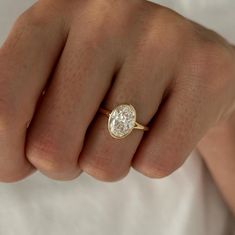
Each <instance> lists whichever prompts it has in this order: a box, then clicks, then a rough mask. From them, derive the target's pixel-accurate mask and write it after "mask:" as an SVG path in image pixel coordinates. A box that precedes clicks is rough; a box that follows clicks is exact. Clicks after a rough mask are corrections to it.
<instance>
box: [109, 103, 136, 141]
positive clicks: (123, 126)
mask: <svg viewBox="0 0 235 235" xmlns="http://www.w3.org/2000/svg"><path fill="white" fill-rule="evenodd" d="M135 122H136V111H135V109H134V107H133V106H132V105H128V104H122V105H119V106H117V107H116V108H115V109H114V110H113V111H112V112H111V114H110V115H109V121H108V129H109V132H110V134H111V135H112V136H113V137H115V138H124V137H126V136H127V135H129V134H130V133H131V131H132V130H133V128H134V127H135Z"/></svg>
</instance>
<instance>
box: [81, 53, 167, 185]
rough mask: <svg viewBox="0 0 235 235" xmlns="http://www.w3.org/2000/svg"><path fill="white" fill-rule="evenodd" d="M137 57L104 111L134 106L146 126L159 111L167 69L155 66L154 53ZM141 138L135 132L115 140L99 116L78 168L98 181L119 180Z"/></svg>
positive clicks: (120, 78) (125, 68)
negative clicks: (129, 105) (120, 106)
mask: <svg viewBox="0 0 235 235" xmlns="http://www.w3.org/2000/svg"><path fill="white" fill-rule="evenodd" d="M143 51H145V52H143ZM138 53H140V54H137V53H133V54H132V55H131V56H130V57H128V59H127V60H126V62H125V64H124V65H123V67H122V69H121V71H120V72H119V74H118V76H117V78H116V80H115V82H114V84H113V86H112V88H111V90H110V91H109V93H108V95H107V97H106V98H105V102H104V104H103V107H104V108H106V109H109V110H112V109H113V108H115V107H116V106H117V105H119V104H123V103H124V104H126V103H127V104H132V105H133V106H134V107H135V109H136V112H137V121H138V122H140V123H141V124H143V125H147V124H148V123H149V122H150V120H151V118H152V117H153V115H154V114H155V112H156V111H157V109H158V105H159V103H160V102H161V99H162V96H163V91H164V87H165V85H166V83H167V79H166V77H168V76H166V73H165V72H164V71H165V69H164V68H163V69H157V68H156V67H155V66H154V64H153V61H156V60H158V57H156V55H155V54H154V53H151V52H150V51H149V50H142V51H138ZM145 53H146V54H145ZM140 55H141V56H140ZM152 57H154V58H155V60H153V58H152ZM147 61H148V62H147ZM159 65H160V66H159V67H161V64H160V63H159ZM153 68H154V69H153ZM142 136H143V132H142V131H139V130H133V132H132V133H131V134H130V135H129V136H127V137H126V138H124V139H118V140H117V139H114V138H112V137H111V136H110V134H109V132H108V128H107V118H106V117H105V116H104V115H97V118H96V119H95V120H94V122H93V123H92V125H91V127H90V128H89V131H88V134H87V138H86V141H85V145H84V149H83V151H82V153H81V156H80V158H79V165H80V167H81V168H82V169H83V170H84V171H85V172H87V173H88V174H90V175H92V176H94V177H95V178H97V179H99V180H103V181H116V180H119V179H121V178H123V177H124V176H125V175H126V174H127V173H128V171H129V168H130V165H131V160H132V157H133V155H134V154H135V151H136V149H137V147H138V145H139V143H140V141H141V139H142Z"/></svg>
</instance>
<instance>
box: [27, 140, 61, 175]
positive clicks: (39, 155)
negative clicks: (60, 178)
mask: <svg viewBox="0 0 235 235" xmlns="http://www.w3.org/2000/svg"><path fill="white" fill-rule="evenodd" d="M26 155H27V158H28V160H29V161H30V162H31V163H32V164H33V165H34V166H35V167H36V168H38V169H40V170H43V171H46V172H51V173H56V172H62V171H64V168H65V164H64V161H63V160H62V159H60V158H59V155H61V154H60V153H59V151H58V145H57V144H56V143H55V141H54V140H53V139H50V138H41V139H39V140H36V141H32V140H29V143H28V144H27V147H26Z"/></svg>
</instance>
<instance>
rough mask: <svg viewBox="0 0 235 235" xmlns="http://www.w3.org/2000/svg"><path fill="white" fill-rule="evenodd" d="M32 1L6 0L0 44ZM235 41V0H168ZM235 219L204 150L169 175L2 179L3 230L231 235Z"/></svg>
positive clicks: (2, 0) (11, 234)
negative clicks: (118, 178) (109, 180)
mask: <svg viewBox="0 0 235 235" xmlns="http://www.w3.org/2000/svg"><path fill="white" fill-rule="evenodd" d="M33 2H34V1H33V0H0V43H1V42H2V41H3V40H4V38H5V37H6V35H7V32H8V30H9V28H10V25H11V24H12V23H13V22H14V20H15V18H16V16H17V15H18V14H19V13H20V12H22V11H23V10H24V9H26V8H27V7H28V6H29V5H31V4H32V3H33ZM155 2H159V3H162V4H164V5H166V6H168V7H171V8H172V9H175V10H177V11H179V12H181V13H182V14H184V15H185V16H187V17H189V18H191V19H194V20H196V21H198V22H200V23H202V24H204V25H207V26H208V27H210V28H213V29H216V30H217V31H219V32H220V33H221V34H223V35H224V36H225V37H227V38H228V39H230V40H231V41H234V42H235V16H234V10H235V1H234V0H197V1H194V0H181V1H180V0H179V1H175V0H165V1H164V0H161V1H155ZM233 223H234V222H233V221H232V219H231V217H230V214H229V212H228V210H227V208H226V206H225V205H224V202H223V201H222V199H221V198H220V195H219V194H218V192H217V190H216V188H215V186H214V184H213V183H212V181H211V179H210V177H209V175H208V173H207V171H206V169H205V166H204V165H203V163H202V161H201V160H200V157H199V156H198V154H197V152H193V153H192V155H191V156H190V159H189V160H188V161H187V162H186V164H185V165H184V167H182V168H181V169H180V170H178V171H177V172H176V173H174V174H173V175H172V176H170V177H168V178H166V179H162V180H150V179H147V178H145V177H144V176H142V175H140V174H138V173H136V172H134V171H131V173H130V175H129V176H128V177H127V178H126V179H125V180H123V181H121V182H118V183H112V184H111V183H101V182H98V181H95V180H94V179H92V178H91V177H89V176H87V175H85V174H83V175H82V176H81V177H80V178H78V179H77V180H75V181H73V182H56V181H53V180H49V179H47V178H46V177H44V176H42V175H40V174H38V173H37V174H35V175H33V176H32V177H31V178H28V179H26V180H24V181H22V182H19V183H15V184H9V185H7V184H0V235H15V234H18V235H32V234H34V235H64V234H70V235H75V234H79V235H93V234H96V235H110V234H112V235H143V234H145V235H153V234H159V235H189V234H190V235H228V234H229V229H231V227H230V226H231V225H232V224H233Z"/></svg>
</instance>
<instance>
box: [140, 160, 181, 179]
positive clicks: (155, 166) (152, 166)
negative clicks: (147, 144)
mask: <svg viewBox="0 0 235 235" xmlns="http://www.w3.org/2000/svg"><path fill="white" fill-rule="evenodd" d="M171 159H172V158H171ZM180 166H181V163H179V162H176V161H170V160H169V161H162V162H155V161H151V162H150V161H148V162H147V163H142V164H141V165H140V166H139V167H135V168H136V169H137V170H138V171H139V172H141V173H142V174H144V175H146V176H147V177H150V178H159V179H160V178H165V177H167V176H169V175H171V174H172V173H173V172H174V171H175V170H177V169H178V168H179V167H180Z"/></svg>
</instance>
